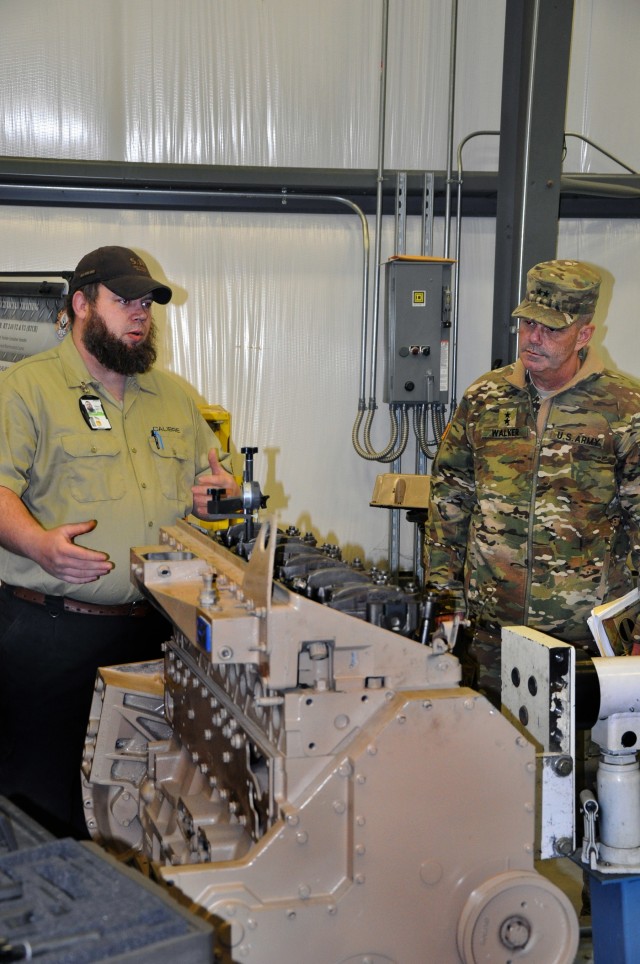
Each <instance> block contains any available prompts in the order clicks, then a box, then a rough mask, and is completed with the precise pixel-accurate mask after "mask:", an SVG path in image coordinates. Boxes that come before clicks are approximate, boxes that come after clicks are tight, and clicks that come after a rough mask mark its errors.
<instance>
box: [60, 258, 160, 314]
mask: <svg viewBox="0 0 640 964" xmlns="http://www.w3.org/2000/svg"><path fill="white" fill-rule="evenodd" d="M97 283H100V284H103V285H104V286H105V287H106V288H108V289H109V291H113V293H114V294H116V295H119V297H120V298H128V299H131V300H135V299H136V298H142V296H143V295H151V296H152V298H153V300H154V301H157V302H158V303H159V304H161V305H166V304H167V302H168V301H171V295H172V294H173V292H172V291H171V288H168V287H167V285H163V284H162V283H161V282H160V281H155V280H154V279H153V278H152V277H151V275H150V274H149V269H148V268H147V266H146V264H145V263H144V261H143V260H142V258H141V257H140V255H139V254H136V253H135V251H132V250H131V249H130V248H121V247H119V246H118V245H107V246H106V247H103V248H96V250H95V251H90V252H89V254H85V256H84V258H82V260H81V261H80V262H79V263H78V266H77V268H76V270H75V271H74V272H73V275H72V276H71V280H70V281H69V294H70V295H73V294H74V293H75V292H76V291H78V290H79V289H80V288H84V286H85V285H91V284H97Z"/></svg>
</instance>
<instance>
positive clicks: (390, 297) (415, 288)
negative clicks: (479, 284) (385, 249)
mask: <svg viewBox="0 0 640 964" xmlns="http://www.w3.org/2000/svg"><path fill="white" fill-rule="evenodd" d="M452 264H453V262H452V261H451V260H450V259H444V258H443V259H437V258H428V259H427V258H424V257H411V256H406V257H405V256H398V257H395V258H392V259H390V260H389V261H387V262H386V264H385V270H386V275H385V280H386V304H385V308H386V310H385V329H386V346H387V366H386V380H385V393H384V401H385V402H387V403H389V404H393V403H401V404H402V403H404V404H411V405H418V404H424V403H425V402H427V403H442V404H446V403H447V402H448V401H449V345H450V332H451V270H452Z"/></svg>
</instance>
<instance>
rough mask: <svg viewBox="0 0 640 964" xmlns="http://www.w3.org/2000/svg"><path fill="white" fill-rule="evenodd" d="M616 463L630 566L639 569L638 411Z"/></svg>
mask: <svg viewBox="0 0 640 964" xmlns="http://www.w3.org/2000/svg"><path fill="white" fill-rule="evenodd" d="M622 447H623V452H622V453H621V454H622V457H621V458H620V459H619V463H618V497H619V499H620V506H621V508H622V512H623V519H624V525H625V529H626V533H627V537H628V545H629V553H630V562H631V568H632V569H633V570H635V571H640V413H635V414H634V415H633V416H632V418H631V420H630V425H629V428H628V430H627V432H626V433H625V438H624V442H623V446H622Z"/></svg>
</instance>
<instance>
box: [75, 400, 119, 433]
mask: <svg viewBox="0 0 640 964" xmlns="http://www.w3.org/2000/svg"><path fill="white" fill-rule="evenodd" d="M79 401H80V411H81V412H82V417H83V419H84V420H85V422H86V423H87V425H88V426H89V428H90V429H91V430H92V432H98V431H107V430H109V429H110V428H111V422H110V421H109V419H108V418H107V416H106V414H105V410H104V408H103V407H102V399H100V398H98V396H97V395H83V396H82V397H81V398H80V400H79Z"/></svg>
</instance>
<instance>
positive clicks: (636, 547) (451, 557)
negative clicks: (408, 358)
mask: <svg viewBox="0 0 640 964" xmlns="http://www.w3.org/2000/svg"><path fill="white" fill-rule="evenodd" d="M523 304H524V303H523ZM591 310H592V309H591ZM516 311H517V309H516ZM515 313H516V312H514V314H515ZM525 317H526V315H525ZM529 317H531V315H529ZM571 320H573V319H570V320H568V321H567V322H566V324H570V323H571ZM542 323H544V324H548V321H547V320H545V321H543V322H542ZM556 327H562V326H561V325H557V326H556ZM639 440H640V383H638V382H636V381H634V380H632V379H630V378H627V377H625V376H624V375H621V374H618V373H615V372H611V371H607V370H605V369H604V368H603V366H602V363H601V362H600V361H599V359H598V358H597V356H596V355H595V354H594V352H593V350H592V349H587V350H585V351H584V352H583V358H582V365H581V367H580V369H579V371H578V373H577V374H576V375H575V377H574V378H573V379H572V380H571V381H570V382H569V383H568V384H567V385H565V386H564V387H563V388H562V389H559V390H558V391H556V392H554V393H553V394H552V395H551V396H550V397H548V398H545V399H543V400H540V399H539V398H538V396H537V392H536V390H535V388H534V386H533V385H532V384H531V382H530V380H529V379H528V377H527V373H526V370H525V368H524V365H523V364H522V362H521V361H519V360H518V361H517V362H515V364H513V365H509V366H507V367H506V368H502V369H500V370H498V371H493V372H490V373H488V374H486V375H484V376H483V377H482V378H480V379H479V380H478V381H476V382H475V383H474V384H473V385H472V386H471V387H470V388H469V389H468V390H467V392H466V393H465V395H464V398H463V399H462V402H461V404H460V406H459V408H458V410H457V411H456V413H455V415H454V418H453V420H452V422H451V425H450V427H449V430H448V432H447V434H446V436H445V438H444V440H443V442H442V444H441V445H440V448H439V451H438V454H437V457H436V460H435V463H434V466H433V473H432V482H431V504H430V512H429V521H428V524H427V538H426V558H425V569H426V582H427V585H428V586H429V587H430V588H433V589H435V590H436V591H437V592H439V593H444V594H445V597H446V596H447V595H448V596H449V597H450V601H449V606H448V608H450V609H451V610H460V611H464V610H466V612H467V615H468V616H469V618H470V619H471V620H472V625H473V629H474V642H473V644H472V647H471V652H472V656H473V657H474V658H475V660H476V661H477V662H478V661H479V662H480V664H481V665H480V668H479V680H478V681H477V682H478V685H479V688H480V689H485V690H486V691H487V692H488V695H491V692H492V694H493V697H494V698H495V697H496V689H497V702H499V676H500V663H499V641H500V627H501V626H505V625H506V626H508V625H524V626H530V627H532V628H534V629H539V630H541V631H544V632H547V633H549V634H551V635H553V636H555V637H557V638H560V639H563V640H565V641H567V642H576V643H580V642H585V641H587V640H588V639H589V636H590V634H589V630H588V627H587V625H586V618H587V616H588V615H590V612H591V609H592V607H593V606H595V605H597V604H599V603H601V602H604V601H606V600H608V599H612V598H616V597H617V596H620V595H622V594H623V593H625V592H627V591H628V590H629V589H631V588H632V587H633V585H634V580H633V577H632V572H631V570H630V568H629V565H628V558H627V557H628V555H629V552H630V553H631V555H630V560H631V564H632V566H633V568H634V569H635V568H637V566H638V564H639V563H640V448H639V445H638V442H639ZM487 676H488V679H487V678H486V677H487Z"/></svg>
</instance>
